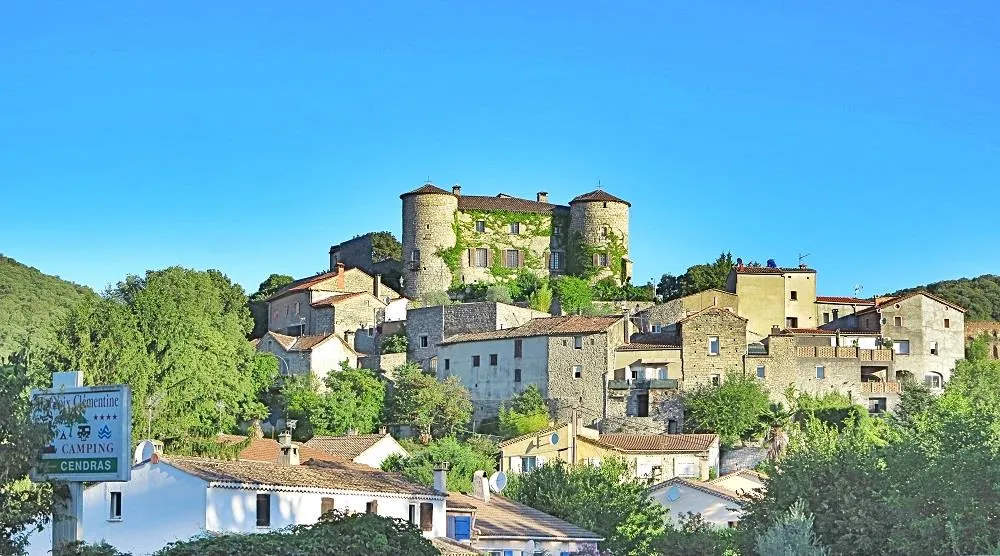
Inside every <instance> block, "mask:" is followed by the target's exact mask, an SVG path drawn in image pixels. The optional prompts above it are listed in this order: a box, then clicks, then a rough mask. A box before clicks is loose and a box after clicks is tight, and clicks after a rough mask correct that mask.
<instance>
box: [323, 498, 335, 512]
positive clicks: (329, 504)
mask: <svg viewBox="0 0 1000 556" xmlns="http://www.w3.org/2000/svg"><path fill="white" fill-rule="evenodd" d="M333 508H334V503H333V498H328V497H325V496H324V497H323V500H322V501H321V502H320V506H319V514H320V515H324V514H327V513H330V512H332V511H333Z"/></svg>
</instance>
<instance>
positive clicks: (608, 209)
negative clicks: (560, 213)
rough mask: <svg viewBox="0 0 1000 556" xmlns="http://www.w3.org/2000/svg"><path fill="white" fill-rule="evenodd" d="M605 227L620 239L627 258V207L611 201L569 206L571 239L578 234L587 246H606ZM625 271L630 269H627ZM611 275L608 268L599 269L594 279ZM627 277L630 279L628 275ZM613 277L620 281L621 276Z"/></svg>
mask: <svg viewBox="0 0 1000 556" xmlns="http://www.w3.org/2000/svg"><path fill="white" fill-rule="evenodd" d="M605 226H607V227H608V228H610V229H611V230H612V231H613V232H614V234H615V235H616V236H619V237H620V238H621V240H622V244H623V246H624V248H625V256H626V257H628V248H629V231H628V227H629V206H628V205H626V204H625V203H618V202H612V201H609V202H604V201H578V202H574V203H572V204H571V205H570V224H569V229H570V234H571V235H570V237H571V238H573V237H576V235H577V234H579V235H580V237H581V238H582V239H583V241H584V243H586V244H587V245H593V246H606V245H607V244H608V241H607V239H606V237H605V236H604V233H603V229H604V227H605ZM610 262H611V261H609V263H610ZM623 264H624V263H623ZM627 270H631V269H630V268H627ZM613 274H614V273H613V272H612V271H611V270H610V268H606V269H600V270H599V272H598V273H597V275H596V276H595V277H594V279H595V280H599V279H601V278H604V277H607V276H613ZM628 276H629V277H631V276H630V275H628ZM613 277H614V278H617V279H621V276H613Z"/></svg>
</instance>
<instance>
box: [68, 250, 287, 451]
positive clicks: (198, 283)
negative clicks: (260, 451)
mask: <svg viewBox="0 0 1000 556" xmlns="http://www.w3.org/2000/svg"><path fill="white" fill-rule="evenodd" d="M251 323H252V321H251V319H250V312H249V311H248V310H247V297H246V295H244V293H243V289H242V288H241V287H239V286H238V285H235V284H233V283H232V282H231V281H230V280H229V279H228V278H227V277H226V276H225V275H223V274H222V273H220V272H218V271H215V270H209V271H196V270H190V269H185V268H180V267H171V268H167V269H164V270H155V271H148V272H147V273H146V275H145V276H143V277H139V276H129V277H127V278H126V279H125V280H123V281H122V282H119V283H118V285H117V286H115V287H113V288H110V289H108V291H107V292H105V293H104V295H103V296H101V297H100V298H91V299H87V300H85V301H84V302H83V303H82V304H80V305H79V306H77V307H76V308H75V309H74V310H73V311H72V313H71V314H70V317H69V319H68V322H67V324H66V326H65V327H64V328H63V329H62V330H61V331H60V334H59V358H60V361H61V364H62V367H63V368H74V369H79V370H81V371H83V374H84V380H85V382H86V383H87V384H118V383H125V384H128V385H129V386H130V387H131V388H132V396H133V407H134V408H135V411H134V412H133V423H132V425H133V434H134V435H135V436H136V438H137V439H138V438H142V437H144V436H146V435H147V434H151V435H152V436H154V437H156V438H159V439H161V440H163V441H164V442H168V443H169V442H172V441H173V440H175V439H178V438H182V437H205V436H211V435H214V434H216V433H218V432H220V431H229V430H233V429H235V428H236V426H237V424H238V423H239V422H240V421H242V420H244V419H249V418H259V417H261V414H262V413H263V412H264V407H263V405H262V404H261V403H260V402H259V401H257V395H258V393H260V392H262V391H263V390H264V389H265V388H266V387H267V386H268V385H270V383H271V381H272V380H273V378H274V375H275V374H277V362H276V361H275V360H274V358H273V357H270V356H267V355H264V354H258V353H256V352H255V351H254V349H253V347H252V346H251V345H250V343H249V342H247V340H246V336H247V333H249V332H250V328H251ZM150 417H151V418H152V421H150ZM147 431H148V432H147Z"/></svg>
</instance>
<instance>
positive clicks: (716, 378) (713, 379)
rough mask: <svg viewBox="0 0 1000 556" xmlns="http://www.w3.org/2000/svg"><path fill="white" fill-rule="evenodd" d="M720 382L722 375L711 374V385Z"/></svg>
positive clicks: (716, 384)
mask: <svg viewBox="0 0 1000 556" xmlns="http://www.w3.org/2000/svg"><path fill="white" fill-rule="evenodd" d="M721 383H722V375H712V386H718V385H719V384H721Z"/></svg>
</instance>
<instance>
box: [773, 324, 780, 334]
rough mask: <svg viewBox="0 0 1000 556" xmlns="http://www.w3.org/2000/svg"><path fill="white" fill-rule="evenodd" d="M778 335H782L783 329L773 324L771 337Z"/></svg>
mask: <svg viewBox="0 0 1000 556" xmlns="http://www.w3.org/2000/svg"><path fill="white" fill-rule="evenodd" d="M778 334H781V328H779V327H778V325H777V324H772V325H771V335H772V336H777V335H778Z"/></svg>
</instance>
